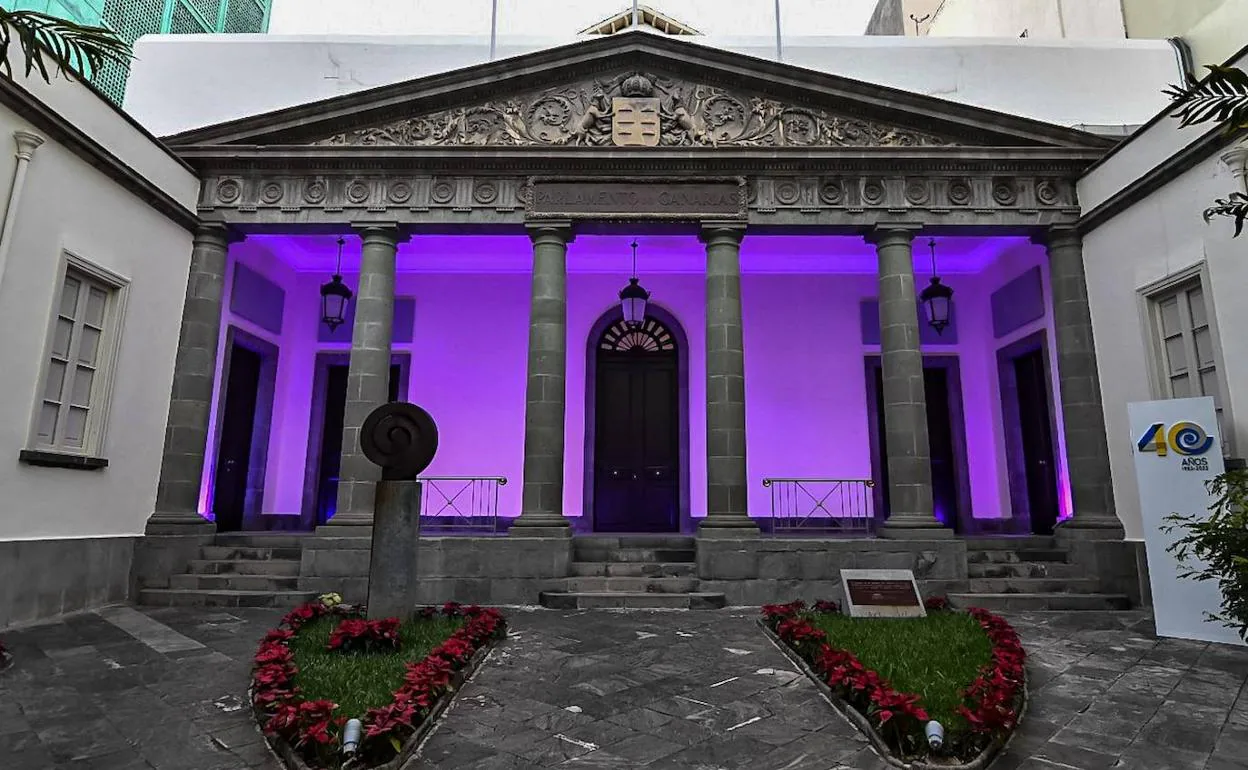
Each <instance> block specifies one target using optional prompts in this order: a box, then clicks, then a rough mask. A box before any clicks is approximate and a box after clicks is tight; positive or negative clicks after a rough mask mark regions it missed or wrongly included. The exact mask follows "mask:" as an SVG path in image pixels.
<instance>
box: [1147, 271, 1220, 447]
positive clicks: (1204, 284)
mask: <svg viewBox="0 0 1248 770" xmlns="http://www.w3.org/2000/svg"><path fill="white" fill-rule="evenodd" d="M1211 286H1212V282H1211V281H1210V278H1209V265H1208V263H1207V262H1206V261H1204V260H1201V261H1199V262H1197V263H1195V264H1193V265H1191V266H1189V267H1187V268H1184V269H1182V270H1179V271H1176V272H1174V273H1171V274H1170V275H1168V276H1166V277H1165V278H1162V279H1161V280H1158V281H1154V282H1153V283H1150V284H1148V285H1146V286H1144V287H1141V288H1140V289H1139V290H1138V295H1139V303H1140V320H1141V322H1142V324H1143V326H1144V331H1145V340H1146V341H1145V349H1146V354H1147V359H1148V380H1149V392H1150V394H1151V395H1152V397H1153V398H1154V399H1158V400H1164V399H1170V398H1176V396H1173V395H1171V393H1172V388H1171V384H1170V373H1169V370H1168V368H1167V366H1166V364H1167V358H1166V351H1165V333H1164V331H1163V329H1162V323H1161V302H1162V301H1164V300H1166V299H1169V298H1171V297H1178V296H1180V295H1183V294H1185V293H1186V292H1189V291H1191V290H1192V289H1200V293H1201V299H1202V301H1203V303H1204V306H1205V323H1206V324H1207V325H1208V328H1209V337H1210V341H1211V344H1212V345H1213V366H1214V374H1215V377H1216V380H1217V385H1218V392H1219V393H1220V394H1221V398H1220V403H1219V410H1220V411H1221V413H1222V425H1220V426H1218V427H1219V432H1221V433H1222V434H1223V435H1222V451H1223V454H1225V455H1226V456H1233V455H1234V453H1235V446H1236V441H1235V421H1234V419H1233V417H1232V413H1231V399H1230V390H1229V389H1228V388H1227V380H1226V367H1225V362H1224V359H1223V356H1222V339H1221V334H1220V333H1219V329H1218V323H1217V313H1216V310H1215V308H1214V299H1213V292H1212V291H1211ZM1190 314H1191V311H1190V308H1187V309H1184V307H1183V305H1180V318H1186V320H1187V321H1189V322H1190V320H1191V318H1190ZM1190 325H1191V324H1190V323H1188V324H1187V326H1189V327H1190ZM1183 339H1184V343H1183V348H1184V354H1185V355H1186V356H1187V359H1188V364H1189V366H1190V365H1193V364H1194V365H1195V368H1192V369H1190V370H1189V373H1188V377H1189V378H1190V381H1192V382H1196V383H1199V381H1200V373H1201V372H1200V369H1201V367H1200V360H1199V359H1200V356H1199V354H1198V353H1197V351H1196V350H1195V339H1194V336H1193V330H1192V329H1191V328H1185V329H1184V330H1183Z"/></svg>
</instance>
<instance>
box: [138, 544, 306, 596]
mask: <svg viewBox="0 0 1248 770" xmlns="http://www.w3.org/2000/svg"><path fill="white" fill-rule="evenodd" d="M301 548H302V546H301V536H300V535H291V534H266V533H253V532H247V533H242V532H231V533H228V534H221V535H217V536H216V538H215V539H214V541H213V544H212V545H207V546H204V547H203V549H201V551H200V555H199V558H198V559H196V560H194V561H192V562H191V563H190V566H189V568H188V569H187V572H186V573H185V574H182V575H172V576H170V578H169V587H168V588H141V589H140V590H139V604H144V605H149V606H161V607H294V606H297V605H299V604H303V603H304V602H306V601H309V600H311V599H314V598H316V594H315V593H311V592H308V591H300V590H299V589H298V584H299V560H300V551H301Z"/></svg>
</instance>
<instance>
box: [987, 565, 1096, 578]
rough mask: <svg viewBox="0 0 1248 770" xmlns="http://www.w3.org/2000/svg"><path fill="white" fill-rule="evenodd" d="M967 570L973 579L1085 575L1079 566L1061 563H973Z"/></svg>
mask: <svg viewBox="0 0 1248 770" xmlns="http://www.w3.org/2000/svg"><path fill="white" fill-rule="evenodd" d="M966 569H967V575H968V576H969V577H972V578H1011V577H1017V578H1044V577H1047V578H1077V577H1081V576H1082V575H1083V570H1082V569H1080V567H1079V565H1078V564H1067V563H1065V562H1059V561H1016V562H979V563H974V562H972V563H969V564H967V565H966Z"/></svg>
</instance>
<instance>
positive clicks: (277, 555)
mask: <svg viewBox="0 0 1248 770" xmlns="http://www.w3.org/2000/svg"><path fill="white" fill-rule="evenodd" d="M301 551H302V549H300V548H285V547H280V546H279V547H273V548H264V547H260V546H254V545H206V546H204V547H203V549H202V552H201V554H200V555H201V556H202V557H203V559H205V560H208V561H232V560H236V559H257V560H263V559H294V560H298V559H299V557H300V552H301Z"/></svg>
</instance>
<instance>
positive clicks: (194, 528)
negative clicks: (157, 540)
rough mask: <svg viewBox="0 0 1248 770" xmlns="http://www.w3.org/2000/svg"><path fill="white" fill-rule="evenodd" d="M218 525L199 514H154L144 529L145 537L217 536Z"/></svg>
mask: <svg viewBox="0 0 1248 770" xmlns="http://www.w3.org/2000/svg"><path fill="white" fill-rule="evenodd" d="M216 533H217V525H216V523H215V522H212V521H209V520H208V519H205V518H204V517H203V516H200V515H199V514H198V513H160V512H157V513H153V514H152V515H151V517H150V518H148V520H147V524H146V525H145V526H144V527H143V534H145V535H215V534H216Z"/></svg>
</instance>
